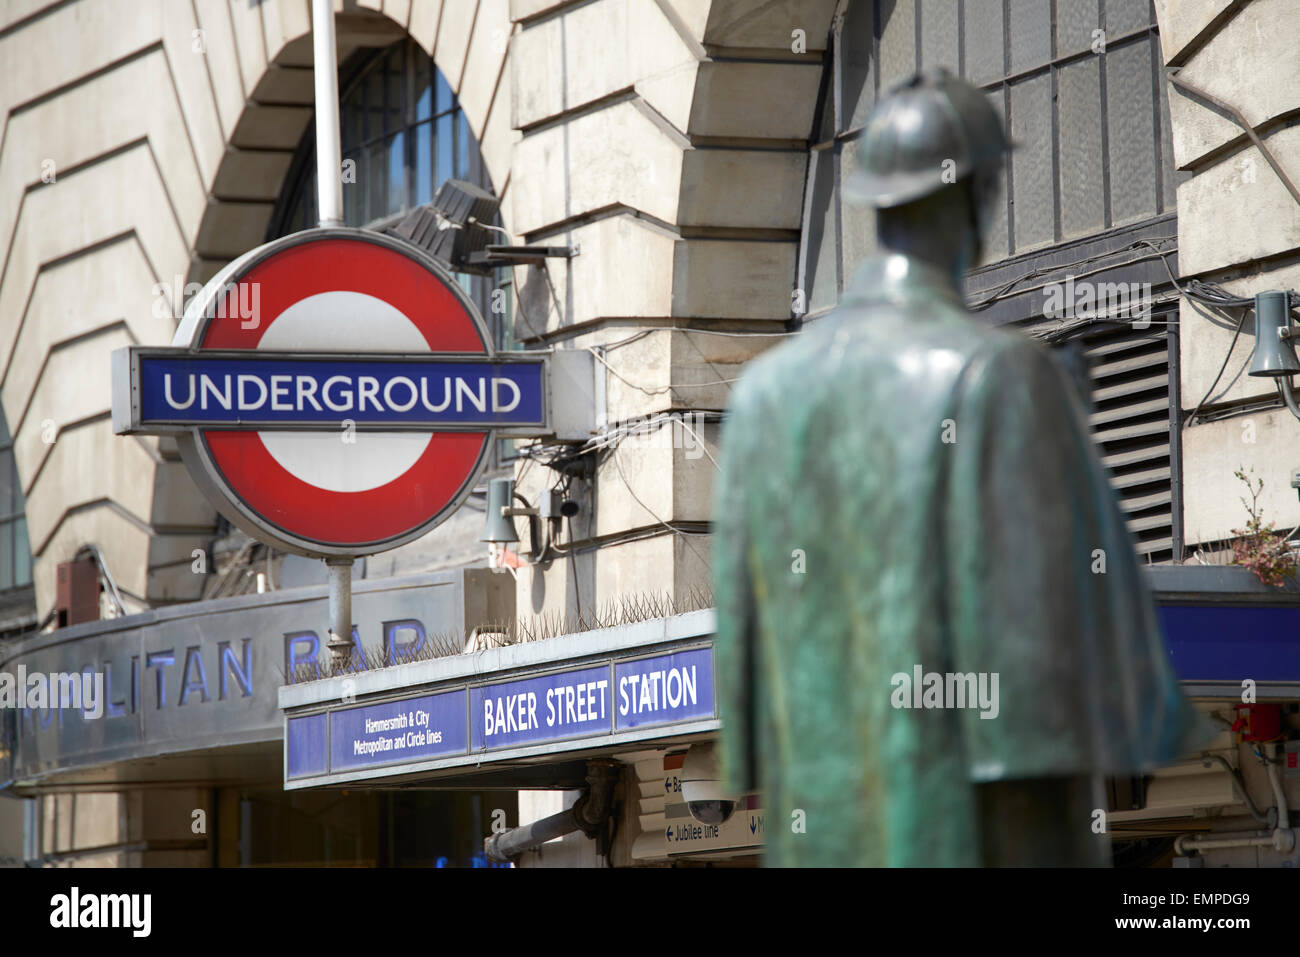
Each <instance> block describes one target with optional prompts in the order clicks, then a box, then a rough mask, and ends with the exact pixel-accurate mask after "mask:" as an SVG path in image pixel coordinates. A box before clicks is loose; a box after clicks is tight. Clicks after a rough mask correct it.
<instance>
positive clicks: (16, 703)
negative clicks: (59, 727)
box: [0, 665, 104, 719]
mask: <svg viewBox="0 0 1300 957" xmlns="http://www.w3.org/2000/svg"><path fill="white" fill-rule="evenodd" d="M0 708H26V709H28V710H29V711H43V710H45V709H46V708H77V709H79V710H80V711H81V713H82V716H83V717H85V718H92V719H93V718H102V717H103V716H104V673H103V672H99V671H97V672H95V673H93V674H91V673H90V672H83V673H81V674H65V673H63V672H56V673H55V674H51V675H46V674H43V673H41V672H39V671H33V672H32V673H31V674H28V673H27V666H26V665H19V666H18V675H17V678H16V679H15V676H14V675H12V674H10V673H9V672H7V671H0Z"/></svg>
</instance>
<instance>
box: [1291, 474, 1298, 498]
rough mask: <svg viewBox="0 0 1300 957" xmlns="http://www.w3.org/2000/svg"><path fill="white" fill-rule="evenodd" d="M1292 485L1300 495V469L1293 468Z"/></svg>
mask: <svg viewBox="0 0 1300 957" xmlns="http://www.w3.org/2000/svg"><path fill="white" fill-rule="evenodd" d="M1291 487H1292V488H1293V489H1296V494H1298V495H1300V469H1292V470H1291Z"/></svg>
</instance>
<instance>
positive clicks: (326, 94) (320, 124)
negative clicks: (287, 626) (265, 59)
mask: <svg viewBox="0 0 1300 957" xmlns="http://www.w3.org/2000/svg"><path fill="white" fill-rule="evenodd" d="M312 53H313V56H312V64H313V73H314V76H315V80H316V201H317V208H318V209H319V216H318V217H317V218H318V222H319V224H320V225H321V226H342V225H343V153H342V147H341V144H340V142H339V74H338V66H337V63H336V62H335V57H336V52H335V46H334V3H333V0H312ZM326 568H327V569H328V570H329V582H330V638H329V649H330V656H331V659H332V663H333V666H334V670H335V671H336V672H340V671H342V670H344V669H345V668H346V667H347V665H348V658H349V656H350V655H351V652H352V559H351V558H346V559H331V560H329V561H327V562H326Z"/></svg>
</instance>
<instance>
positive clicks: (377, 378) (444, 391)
mask: <svg viewBox="0 0 1300 957" xmlns="http://www.w3.org/2000/svg"><path fill="white" fill-rule="evenodd" d="M139 363H140V367H139V369H140V371H139V382H138V384H139V410H140V425H141V426H144V427H148V426H150V425H173V426H175V425H212V426H214V427H216V426H232V425H233V426H237V427H239V428H249V429H253V428H258V427H263V426H276V425H280V426H286V427H287V426H290V425H295V424H296V425H304V424H306V425H312V424H319V425H329V426H335V425H337V424H338V423H339V422H340V421H342V420H343V419H351V420H352V421H353V422H355V423H356V424H358V425H404V426H411V427H414V426H429V427H430V428H433V427H436V426H443V427H444V428H446V427H471V426H482V427H484V428H500V427H508V426H543V425H545V403H544V400H543V392H544V381H543V376H542V363H541V362H490V361H489V362H484V361H470V360H467V361H463V362H462V361H456V360H447V359H437V360H435V359H430V360H428V361H393V360H384V359H374V358H363V359H353V358H347V357H340V358H338V359H333V358H324V359H321V358H310V359H296V358H292V357H287V356H276V355H268V356H260V357H259V356H256V355H255V354H254V355H252V356H250V357H249V358H247V359H245V358H232V357H230V356H228V355H227V356H214V357H211V358H206V357H204V355H203V354H202V353H198V354H192V353H191V354H187V355H184V356H158V355H142V356H140V357H139Z"/></svg>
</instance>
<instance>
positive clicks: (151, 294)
mask: <svg viewBox="0 0 1300 957" xmlns="http://www.w3.org/2000/svg"><path fill="white" fill-rule="evenodd" d="M334 7H335V13H336V16H337V17H338V21H337V23H338V25H339V26H340V29H339V36H340V40H341V41H343V42H345V43H352V44H353V45H362V44H367V43H370V44H379V43H388V42H392V41H393V40H396V39H399V38H400V37H401V36H403V35H404V34H406V33H407V32H409V33H410V35H411V36H413V37H415V39H416V40H417V41H418V42H419V43H420V45H421V46H423V47H424V48H425V49H426V50H428V51H429V52H430V53H431V54H432V55H433V56H434V58H435V61H436V62H437V63H438V64H439V66H440V68H441V69H442V70H443V72H444V74H445V75H446V76H447V77H448V80H449V82H451V84H452V86H453V88H454V89H455V90H456V91H457V93H458V94H459V95H461V97H462V105H463V108H464V110H465V112H466V114H467V118H468V120H469V122H470V125H471V128H472V130H473V132H474V134H475V136H476V137H477V138H478V139H479V142H480V144H481V152H482V153H483V155H484V160H485V162H486V163H487V164H488V168H489V170H490V171H491V175H492V178H493V182H494V183H498V184H500V186H499V187H498V188H499V189H502V190H504V188H505V187H506V186H507V184H508V183H509V169H510V155H511V148H512V146H513V140H514V136H513V133H512V131H511V130H510V112H511V108H510V96H509V93H510V84H509V83H508V82H504V81H503V80H502V77H503V76H504V75H505V59H506V54H507V50H508V43H505V42H502V40H503V39H506V40H508V37H509V34H510V29H511V25H510V22H509V19H508V11H507V3H506V2H505V0H481V2H480V0H447V2H445V3H443V2H416V3H411V2H409V0H408V2H398V0H386V2H383V3H381V2H379V0H371V2H362V0H335V3H334ZM310 26H311V24H310V4H309V0H261V2H253V3H247V2H244V3H232V2H228V0H196V2H194V3H193V4H190V3H173V2H161V0H159V2H146V3H139V4H131V5H130V6H129V8H126V9H124V8H122V7H121V6H119V5H116V4H110V3H104V2H101V0H77V2H73V3H64V4H44V5H42V4H39V3H37V4H33V3H28V4H14V5H10V6H9V7H6V8H5V10H4V11H3V12H2V13H0V63H3V64H4V66H3V73H4V82H3V83H0V196H2V197H3V200H0V263H3V265H2V266H0V399H3V402H4V405H5V409H6V411H7V412H8V415H9V420H10V423H11V425H12V427H13V430H14V436H15V454H16V458H17V462H18V469H19V477H20V480H21V482H22V484H23V488H24V491H25V493H26V496H27V516H28V525H29V530H30V535H31V542H32V552H33V565H34V567H33V577H34V580H35V584H36V597H37V608H38V614H39V615H42V616H43V615H44V614H45V612H46V611H47V610H48V609H49V608H50V607H51V605H52V603H53V599H54V585H55V580H54V566H55V565H56V564H57V563H58V562H61V561H66V560H69V559H71V558H72V557H73V555H74V554H75V553H76V551H77V549H78V548H79V547H80V546H81V545H83V544H87V543H93V544H96V545H98V546H99V547H100V549H101V551H102V553H103V554H104V556H105V559H106V562H107V565H108V568H109V571H110V572H111V573H112V574H113V576H114V578H115V580H116V582H117V584H118V586H119V588H120V589H121V591H122V592H123V594H124V597H125V598H126V600H127V603H128V609H129V610H130V609H135V608H141V607H144V606H147V605H151V604H157V603H166V602H169V601H184V600H192V599H194V598H196V597H198V595H199V593H200V589H201V583H202V579H201V576H197V575H194V574H192V572H191V561H192V553H193V550H194V549H195V548H205V547H206V546H207V544H208V542H209V541H210V539H211V535H212V531H213V528H214V522H215V513H214V512H213V511H212V509H211V507H210V506H209V505H208V504H207V502H206V501H205V500H203V499H202V497H201V496H200V495H199V494H198V492H197V490H196V489H195V488H194V486H193V484H192V483H191V482H190V480H189V478H188V476H187V474H186V473H185V469H184V467H183V465H182V464H181V463H180V461H179V458H178V456H177V455H176V452H175V448H174V446H173V445H172V444H171V443H169V442H167V441H159V440H158V439H156V438H152V437H139V438H131V439H126V438H121V437H117V436H114V435H113V434H112V426H111V421H110V417H109V410H110V404H111V403H110V389H109V380H108V370H109V353H110V352H111V350H113V349H115V348H119V347H121V346H125V345H128V344H132V343H144V344H158V343H166V342H168V341H170V339H171V335H172V333H173V331H174V329H175V319H174V318H173V317H174V316H175V314H176V312H177V311H178V309H179V307H180V304H181V302H182V297H183V290H184V286H185V285H186V284H187V283H188V282H192V281H197V280H201V279H204V278H206V276H207V275H210V274H211V271H213V270H215V268H217V267H219V266H220V265H221V264H222V262H223V261H224V260H225V259H228V258H230V257H231V256H233V255H235V254H237V253H239V252H243V251H244V250H245V249H247V248H250V247H252V246H255V245H257V244H258V243H260V242H261V241H262V239H263V234H264V229H265V221H266V218H267V216H268V215H269V207H270V204H271V203H272V202H273V201H274V198H275V196H276V195H277V193H278V190H279V188H280V184H281V181H282V180H283V178H284V174H285V172H287V169H288V160H289V156H290V153H289V152H286V151H282V150H278V149H276V146H277V144H279V143H280V142H281V139H279V138H277V137H280V136H281V135H282V134H283V133H284V131H285V129H286V128H293V129H294V135H293V138H292V142H287V143H285V144H284V145H285V146H287V147H288V148H289V149H290V150H291V149H292V148H293V147H296V146H297V142H298V137H299V136H300V135H301V132H302V130H303V129H304V128H305V127H306V125H307V123H308V121H309V115H310V101H311V87H312V82H311V74H310V69H309V67H310V62H311V41H310ZM51 49H57V50H59V51H60V55H59V56H49V55H48V51H49V50H51ZM304 67H306V68H307V69H304ZM294 124H297V126H296V127H294ZM46 166H48V167H49V168H50V169H51V170H52V171H54V173H55V175H54V176H53V177H51V178H48V179H43V178H42V173H43V170H44V169H45V167H46ZM503 213H505V214H507V215H508V208H507V210H503ZM43 434H53V435H54V436H55V441H53V442H48V441H45V440H43V438H42V436H43Z"/></svg>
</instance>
